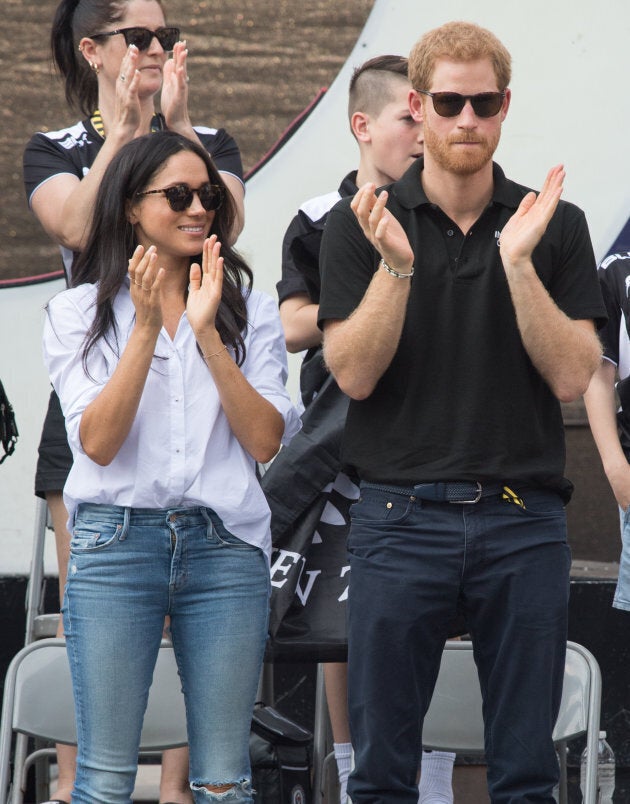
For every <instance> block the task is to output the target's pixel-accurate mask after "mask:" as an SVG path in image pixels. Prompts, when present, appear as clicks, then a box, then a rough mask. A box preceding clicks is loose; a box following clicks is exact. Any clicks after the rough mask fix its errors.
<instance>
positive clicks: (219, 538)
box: [205, 508, 260, 550]
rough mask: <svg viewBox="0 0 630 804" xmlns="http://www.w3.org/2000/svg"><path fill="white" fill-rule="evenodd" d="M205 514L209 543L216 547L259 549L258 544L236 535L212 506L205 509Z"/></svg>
mask: <svg viewBox="0 0 630 804" xmlns="http://www.w3.org/2000/svg"><path fill="white" fill-rule="evenodd" d="M205 514H206V516H207V518H208V531H207V539H208V543H209V544H211V545H214V546H215V547H235V548H236V549H238V550H259V549H260V548H259V547H256V545H253V544H250V543H249V542H245V541H243V539H240V538H239V537H238V536H235V535H234V534H233V533H232V532H231V531H229V530H228V529H227V528H226V527H225V525H224V524H223V520H222V519H221V517H220V516H219V515H218V514H217V513H216V511H213V510H212V509H211V508H206V509H205Z"/></svg>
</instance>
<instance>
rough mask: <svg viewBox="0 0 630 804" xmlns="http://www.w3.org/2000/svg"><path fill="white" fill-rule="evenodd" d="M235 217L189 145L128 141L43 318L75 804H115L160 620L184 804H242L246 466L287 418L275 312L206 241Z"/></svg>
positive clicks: (260, 574)
mask: <svg viewBox="0 0 630 804" xmlns="http://www.w3.org/2000/svg"><path fill="white" fill-rule="evenodd" d="M233 215H234V210H233V207H232V203H231V201H230V197H229V195H228V193H227V192H226V189H225V186H224V184H223V182H222V179H221V176H220V175H219V173H218V172H217V171H216V169H215V168H214V165H213V163H212V161H211V159H210V158H209V157H208V155H207V153H206V152H205V150H204V149H203V148H202V147H201V146H199V145H197V144H196V143H194V142H192V141H191V140H189V139H187V138H186V137H183V136H181V135H178V134H176V133H171V132H162V133H158V134H154V135H151V136H146V137H141V138H139V139H136V140H134V141H133V142H131V143H129V144H128V145H126V146H124V147H123V148H122V149H121V151H120V152H119V154H118V155H117V156H116V157H114V159H113V160H112V162H111V164H110V165H109V167H108V169H107V171H106V172H105V175H104V177H103V182H102V186H101V188H100V191H99V194H98V197H97V199H96V204H95V210H94V219H93V220H94V223H93V225H92V228H91V231H90V234H89V236H88V238H87V242H86V245H85V249H84V251H83V252H82V254H81V256H80V258H79V262H78V264H77V268H76V273H75V279H74V280H73V283H74V284H76V286H75V287H73V288H71V289H70V290H67V291H65V292H63V293H60V294H59V295H58V296H56V297H55V298H53V299H52V300H51V302H50V303H49V305H48V309H47V312H48V316H47V321H46V325H45V332H44V355H45V361H46V364H47V367H48V370H49V373H50V376H51V380H52V382H53V385H54V387H55V389H56V391H57V393H58V394H59V398H60V400H61V404H62V408H63V412H64V415H65V418H66V423H67V429H68V437H69V441H70V444H71V447H72V451H73V457H74V463H73V467H72V470H71V472H70V475H69V477H68V481H67V483H66V486H65V489H64V499H65V502H66V505H67V508H68V512H69V517H70V520H69V521H70V523H71V524H70V527H71V531H72V541H71V547H70V563H69V568H70V571H69V573H68V581H67V584H66V593H65V598H64V606H63V616H64V622H65V628H66V640H67V644H68V656H69V659H70V665H71V672H72V680H73V687H74V692H75V708H76V716H77V731H78V745H79V751H78V760H77V775H76V781H75V787H74V790H73V796H72V802H73V804H74V803H75V802H79V803H81V804H93V802H95V801H107V802H111V804H117V803H118V802H121V803H122V802H125V804H127V803H128V802H129V801H130V796H131V792H132V790H133V786H134V778H135V772H136V767H137V750H138V744H139V738H140V731H141V726H142V718H143V714H144V710H145V707H146V701H147V696H148V691H149V686H150V684H151V677H152V672H153V667H154V664H155V661H156V656H157V651H158V649H159V645H160V639H161V636H162V625H163V622H164V617H165V616H166V615H170V618H171V632H172V640H173V648H174V651H175V656H176V659H177V664H178V668H179V673H180V676H181V681H182V689H183V691H184V696H185V699H186V711H187V722H188V737H189V747H190V786H191V790H192V793H193V799H194V801H196V802H208V801H219V800H226V799H227V800H229V801H234V802H251V801H252V791H251V773H250V768H249V750H248V745H249V728H250V720H251V714H252V709H253V705H254V700H255V695H256V688H257V682H258V677H259V673H260V668H261V663H262V657H263V651H264V644H265V638H266V632H267V614H268V598H269V589H270V580H269V566H268V556H269V551H270V533H269V519H270V515H269V508H268V506H267V504H266V501H265V498H264V495H263V493H262V490H261V488H260V485H259V483H258V481H257V478H256V466H255V464H256V461H261V462H266V461H269V460H270V459H271V458H272V457H273V456H274V455H275V453H276V452H277V450H278V449H279V447H280V444H281V442H282V441H284V440H286V439H288V438H290V437H291V436H292V435H293V434H294V432H295V431H296V430H297V429H298V427H299V419H298V417H297V413H296V411H295V410H294V409H293V407H292V406H291V403H290V401H289V397H288V394H287V392H286V390H285V388H284V380H285V378H286V353H285V349H284V338H283V333H282V328H281V325H280V320H279V316H278V313H277V310H276V306H275V304H274V302H273V301H272V299H271V298H270V297H267V296H266V295H264V294H261V293H259V292H256V291H252V290H251V272H250V270H249V268H248V267H247V266H246V264H245V263H244V262H243V260H242V258H240V256H239V255H238V254H237V252H236V251H235V250H234V249H233V248H231V247H230V246H229V245H228V244H224V243H223V241H222V240H221V238H223V237H225V236H226V235H228V233H229V231H230V228H231V226H232V220H233ZM228 791H229V793H228ZM226 793H228V795H227V796H226V795H225V794H226Z"/></svg>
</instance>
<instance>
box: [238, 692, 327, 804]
mask: <svg viewBox="0 0 630 804" xmlns="http://www.w3.org/2000/svg"><path fill="white" fill-rule="evenodd" d="M312 744H313V735H312V734H311V732H310V731H308V730H307V729H304V728H302V726H300V725H298V724H297V723H295V722H294V721H293V720H290V719H289V718H287V717H285V716H284V715H282V714H280V712H278V711H277V710H276V709H274V708H273V707H271V706H265V705H264V704H256V708H255V709H254V715H253V717H252V730H251V734H250V738H249V754H250V760H251V765H252V787H253V788H254V791H255V795H254V798H255V800H256V804H310V802H311V767H312V759H311V752H312Z"/></svg>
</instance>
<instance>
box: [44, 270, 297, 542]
mask: <svg viewBox="0 0 630 804" xmlns="http://www.w3.org/2000/svg"><path fill="white" fill-rule="evenodd" d="M96 290H97V286H96V285H92V284H85V285H82V286H80V287H77V288H73V289H71V290H67V291H64V292H62V293H60V294H58V295H57V296H55V297H54V298H53V299H52V300H51V301H50V303H49V305H48V316H47V318H46V323H45V327H44V361H45V364H46V367H47V369H48V373H49V375H50V378H51V381H52V383H53V385H54V387H55V390H56V391H57V393H58V394H59V398H60V400H61V407H62V409H63V413H64V416H65V419H66V428H67V433H68V441H69V443H70V446H71V448H72V453H73V458H74V463H73V466H72V470H71V471H70V475H69V476H68V480H67V482H66V485H65V488H64V501H65V504H66V507H67V509H68V514H69V522H70V523H72V521H73V518H74V515H75V512H76V509H77V506H78V505H79V504H80V503H81V502H92V503H102V504H113V505H122V506H130V507H135V508H175V507H184V506H186V507H188V506H207V507H210V508H212V509H214V510H215V511H216V513H217V514H218V515H219V516H220V517H221V519H222V520H223V522H224V524H225V526H226V528H227V529H228V530H229V531H230V532H231V533H233V534H234V535H236V536H238V537H239V538H241V539H243V540H244V541H246V542H248V543H250V544H253V545H256V546H258V547H260V548H262V549H263V550H264V552H265V553H266V555H267V556H269V553H270V549H271V540H270V532H269V520H270V514H269V506H268V505H267V502H266V500H265V496H264V494H263V492H262V490H261V488H260V484H259V482H258V479H257V477H256V464H255V461H254V459H253V458H252V457H251V455H250V454H249V453H248V452H246V450H245V449H243V447H242V446H241V445H240V443H239V442H238V440H237V439H236V437H235V435H234V433H233V432H232V430H231V429H230V426H229V423H228V420H227V417H226V416H225V414H224V412H223V408H222V407H221V402H220V399H219V394H218V391H217V388H216V386H215V384H214V381H213V379H212V375H211V374H210V371H209V370H208V367H207V366H206V364H205V362H204V360H203V358H202V357H201V355H200V353H199V350H198V348H197V343H196V340H195V335H194V333H193V330H192V328H191V327H190V325H189V324H188V322H187V319H186V313H184V314H183V317H182V321H181V322H180V325H179V327H178V329H177V332H176V334H175V337H174V339H173V340H171V338H170V337H169V336H168V334H167V333H166V331H165V330H164V329H162V331H161V332H160V334H159V336H158V339H157V343H156V347H155V354H154V357H153V361H152V364H151V368H150V370H149V373H148V377H147V380H146V384H145V387H144V391H143V394H142V399H141V401H140V406H139V409H138V413H137V415H136V418H135V421H134V423H133V425H132V427H131V431H130V432H129V435H128V436H127V439H126V440H125V442H124V444H123V446H122V447H121V449H120V451H119V452H118V454H117V455H116V457H115V458H114V460H113V461H112V462H111V463H110V464H109V466H106V467H103V466H99V465H98V464H96V463H95V462H94V461H92V460H90V458H88V456H87V455H86V454H85V453H84V451H83V449H82V446H81V439H80V435H79V427H80V423H81V416H82V414H83V411H84V410H85V408H86V407H87V406H88V405H89V404H90V402H92V400H94V399H95V398H96V397H97V396H98V394H99V393H100V392H101V390H102V389H103V386H104V385H105V384H106V383H107V381H108V380H109V378H110V377H111V376H112V374H113V372H114V370H115V368H116V366H117V364H118V362H119V359H120V355H121V353H122V351H123V350H124V348H125V345H126V343H127V340H128V338H129V336H130V334H131V331H132V329H133V326H134V321H135V308H134V305H133V303H132V301H131V296H130V294H129V287H128V284H127V282H125V283H124V284H123V286H122V287H121V289H120V290H119V292H118V295H117V297H116V299H115V302H114V314H115V318H116V325H117V330H118V343H117V344H112V343H108V342H107V341H106V340H105V339H101V340H99V341H98V343H97V344H96V346H95V347H94V349H93V350H92V351H91V352H90V354H89V359H88V373H89V376H88V374H86V372H85V370H84V366H83V344H84V339H85V334H86V332H87V331H88V329H89V328H90V326H91V324H92V320H93V317H94V303H95V298H96ZM247 317H248V326H247V332H246V333H245V345H246V349H247V357H246V359H245V362H244V363H243V365H242V366H241V370H242V372H243V374H244V375H245V377H246V379H247V380H248V382H249V383H250V384H251V385H252V386H253V388H255V389H256V391H258V393H259V394H261V396H263V397H264V398H265V399H267V400H268V401H269V402H271V404H273V405H274V407H275V408H276V409H277V410H278V411H279V412H280V413H281V414H282V416H283V418H284V422H285V430H284V436H283V443H287V442H288V441H289V440H290V439H291V437H292V436H293V435H294V434H295V433H296V432H297V431H298V430H299V429H300V419H299V416H298V414H297V411H296V410H295V408H294V407H293V405H292V403H291V400H290V398H289V394H288V393H287V391H286V388H285V381H286V377H287V361H286V349H285V344H284V334H283V332H282V326H281V324H280V318H279V315H278V311H277V306H276V303H275V301H273V300H272V299H271V297H269V296H267V295H266V294H264V293H261V292H259V291H252V293H251V295H250V296H249V298H248V299H247ZM109 340H110V341H111V338H110V339H109Z"/></svg>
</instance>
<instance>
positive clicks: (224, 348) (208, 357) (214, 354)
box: [201, 344, 227, 360]
mask: <svg viewBox="0 0 630 804" xmlns="http://www.w3.org/2000/svg"><path fill="white" fill-rule="evenodd" d="M226 349H227V344H224V346H223V349H219V351H218V352H212V353H211V354H209V355H204V354H202V355H201V356H202V357H203V359H204V360H209V359H210V358H211V357H218V355H222V354H223V352H224V351H225V350H226Z"/></svg>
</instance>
